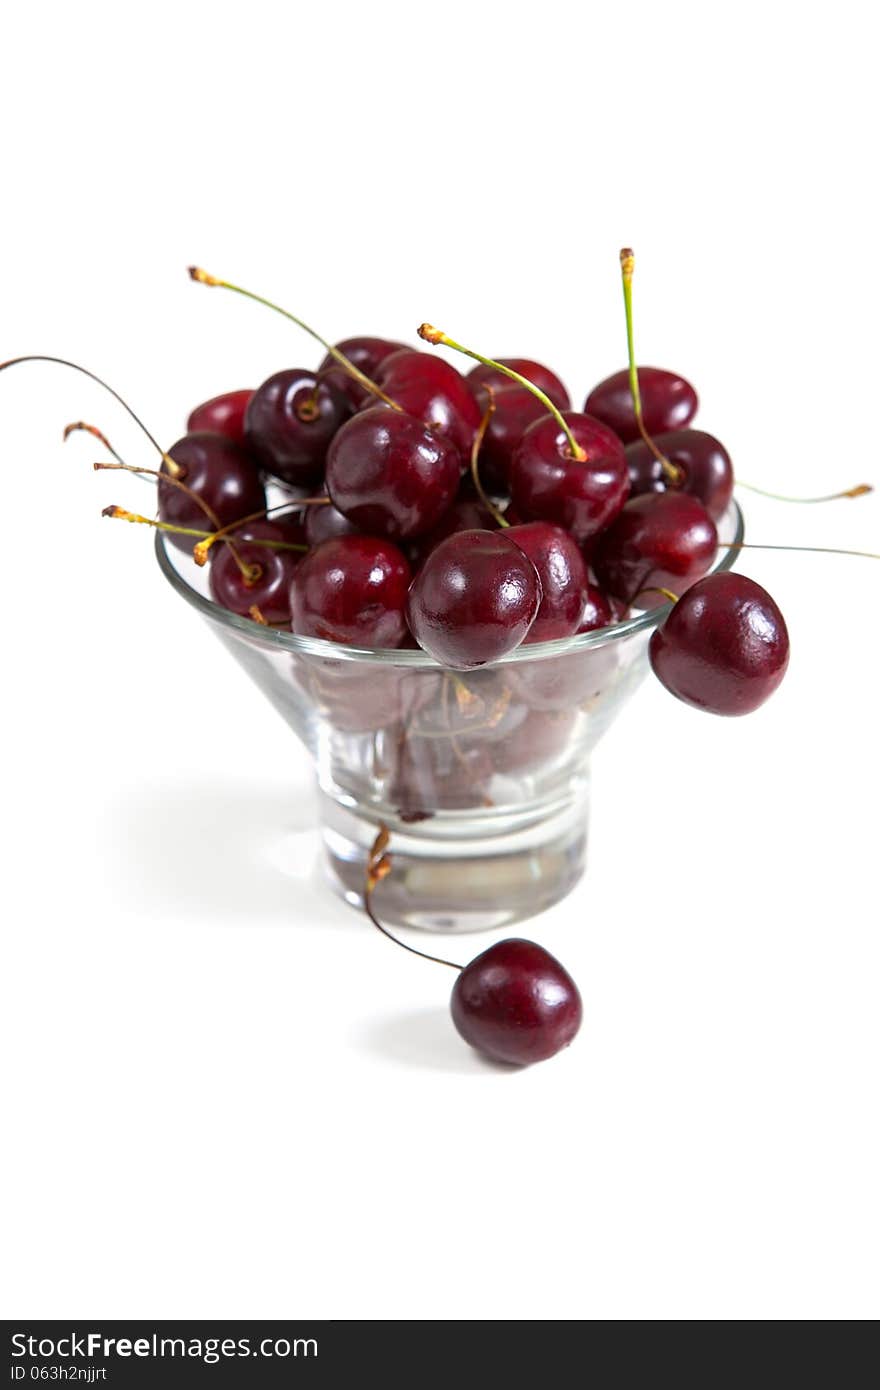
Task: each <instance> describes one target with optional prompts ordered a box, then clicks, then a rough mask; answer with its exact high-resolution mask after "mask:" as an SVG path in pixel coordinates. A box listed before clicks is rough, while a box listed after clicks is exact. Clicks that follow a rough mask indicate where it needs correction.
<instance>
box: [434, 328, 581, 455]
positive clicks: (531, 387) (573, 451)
mask: <svg viewBox="0 0 880 1390" xmlns="http://www.w3.org/2000/svg"><path fill="white" fill-rule="evenodd" d="M419 337H420V338H422V339H423V340H424V342H426V343H431V344H432V345H433V346H434V347H437V346H438V345H439V344H441V343H442V345H443V347H448V348H453V349H454V350H455V351H456V352H463V353H464V355H465V357H472V358H473V359H474V361H475V362H482V364H483V366H484V367H491V368H492V370H493V371H496V372H501V374H502V376H508V377H510V379H511V381H516V382H518V383H519V385H520V386H524V387H525V388H526V390H527V391H531V393H532V395H533V396H535V397H536V399H537V400H539V401H540V402H541V404H542V405H543V406H544V408H545V409H546V410H547V412H548V413H549V414H550V415H552V416H553V418H554V420H555V421H556V423H557V424H558V426H559V428H560V429H561V430H562V432H563V433H564V435H565V437H566V439H567V440H568V448H569V453H570V455H571V457H572V458H573V459H575V460H576V461H577V462H578V463H586V459H587V455H586V453H585V451H584V450H583V449H582V448H581V446H580V444H578V442H577V440H576V439H575V437H574V435H573V434H572V432H571V430H570V429H569V427H568V424H567V422H566V420H565V417H564V416H563V414H562V412H561V411H560V410H559V409H558V408H557V407H556V406H555V405H554V404H553V402H552V401H551V399H550V397H549V396H548V395H546V394H545V392H543V391H542V390H541V389H540V387H538V386H536V385H535V383H534V382H533V381H529V379H528V377H524V376H521V375H520V373H519V372H515V371H514V370H513V368H512V367H503V366H502V365H501V363H500V362H495V361H494V360H493V359H492V358H491V357H483V356H482V355H481V354H480V353H479V352H474V351H473V349H472V348H467V347H463V346H462V344H461V343H457V342H456V341H455V339H454V338H450V337H449V336H448V334H446V333H444V332H443V331H442V330H441V329H439V328H434V327H433V325H432V324H430V323H423V324H421V325H420V327H419Z"/></svg>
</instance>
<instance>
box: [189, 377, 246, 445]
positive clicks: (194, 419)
mask: <svg viewBox="0 0 880 1390" xmlns="http://www.w3.org/2000/svg"><path fill="white" fill-rule="evenodd" d="M253 394H254V393H253V391H252V390H251V389H248V390H245V391H226V392H225V393H224V394H223V395H222V396H212V397H211V399H210V400H209V401H205V402H204V403H203V404H202V405H197V406H196V408H195V410H193V411H192V413H191V414H190V417H189V419H188V420H187V422H186V429H187V433H188V434H197V433H200V432H201V431H202V430H210V431H211V432H212V433H213V434H225V435H226V438H227V439H231V440H232V442H233V444H244V415H245V411H246V410H247V407H248V402H249V401H250V398H251V396H252V395H253Z"/></svg>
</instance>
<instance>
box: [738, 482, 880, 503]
mask: <svg viewBox="0 0 880 1390" xmlns="http://www.w3.org/2000/svg"><path fill="white" fill-rule="evenodd" d="M736 485H737V487H744V488H748V490H749V492H757V493H759V494H760V496H761V497H772V499H773V501H774V502H809V503H812V502H837V501H839V500H841V499H842V498H844V497H865V496H867V494H868V493H869V492H873V491H874V489H873V487H872V486H871V484H870V483H857V484H856V486H855V487H850V488H847V489H846V491H845V492H829V493H827V494H826V495H825V496H824V497H787V496H786V495H785V493H783V492H768V491H767V489H766V488H763V487H756V486H755V484H754V483H744V482H743V480H742V479H741V478H737V480H736Z"/></svg>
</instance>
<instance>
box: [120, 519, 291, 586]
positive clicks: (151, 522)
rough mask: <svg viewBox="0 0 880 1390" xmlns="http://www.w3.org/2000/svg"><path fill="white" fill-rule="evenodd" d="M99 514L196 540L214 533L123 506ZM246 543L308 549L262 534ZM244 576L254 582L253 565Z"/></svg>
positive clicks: (276, 547) (275, 547) (273, 548)
mask: <svg viewBox="0 0 880 1390" xmlns="http://www.w3.org/2000/svg"><path fill="white" fill-rule="evenodd" d="M101 515H102V516H109V517H111V518H112V519H113V520H115V521H136V522H137V523H138V525H139V526H152V527H153V529H154V530H155V531H168V532H170V534H171V535H173V536H193V537H195V539H196V540H204V539H205V537H206V536H212V535H213V534H214V532H213V531H197V530H196V529H195V527H194V526H175V525H174V523H173V522H171V521H157V519H156V518H155V517H153V516H141V514H140V512H130V511H128V510H127V509H126V508H125V507H115V506H110V507H105V508H104V510H103V511H102V512H101ZM248 545H262V546H265V547H266V549H267V550H298V551H299V552H300V553H302V552H303V551H306V550H308V546H307V545H297V544H296V542H294V541H271V540H266V539H264V538H263V537H262V536H254V538H253V540H249V541H248ZM245 577H246V578H248V579H250V582H251V583H253V582H254V575H253V567H251V566H249V567H248V574H247V575H246V576H245Z"/></svg>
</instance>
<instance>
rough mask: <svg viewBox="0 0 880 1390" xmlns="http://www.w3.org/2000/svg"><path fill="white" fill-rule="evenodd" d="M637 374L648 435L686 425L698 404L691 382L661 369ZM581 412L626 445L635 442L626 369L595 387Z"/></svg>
mask: <svg viewBox="0 0 880 1390" xmlns="http://www.w3.org/2000/svg"><path fill="white" fill-rule="evenodd" d="M638 371H639V389H640V393H641V398H642V413H643V418H644V423H645V429H646V430H648V432H649V433H650V434H663V433H665V432H666V431H667V430H680V429H684V427H685V426H686V425H689V424H690V422H691V420H693V418H694V416H695V415H696V413H697V405H698V404H699V402H698V400H697V393H696V391H695V390H694V388H693V386H691V384H690V382H688V381H685V379H684V377H682V376H677V375H676V374H675V372H667V371H664V370H663V368H661V367H639V369H638ZM584 410H585V411H586V412H587V414H588V415H595V417H596V419H597V420H602V421H603V422H604V423H605V424H606V425H607V426H608V427H609V429H612V430H614V433H615V434H616V435H618V436H619V437H620V438H621V439H622V440H623V442H624V443H625V444H631V443H632V442H633V440H635V439H638V437H639V434H640V431H639V426H638V421H637V420H636V415H635V411H634V409H633V403H632V396H631V394H630V381H629V372H628V370H627V369H626V368H624V370H623V371H621V372H615V373H614V375H613V376H609V377H606V379H605V380H604V381H600V382H599V385H598V386H594V387H593V390H592V391H591V392H590V394H589V395H588V396H587V399H586V401H585V403H584Z"/></svg>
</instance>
